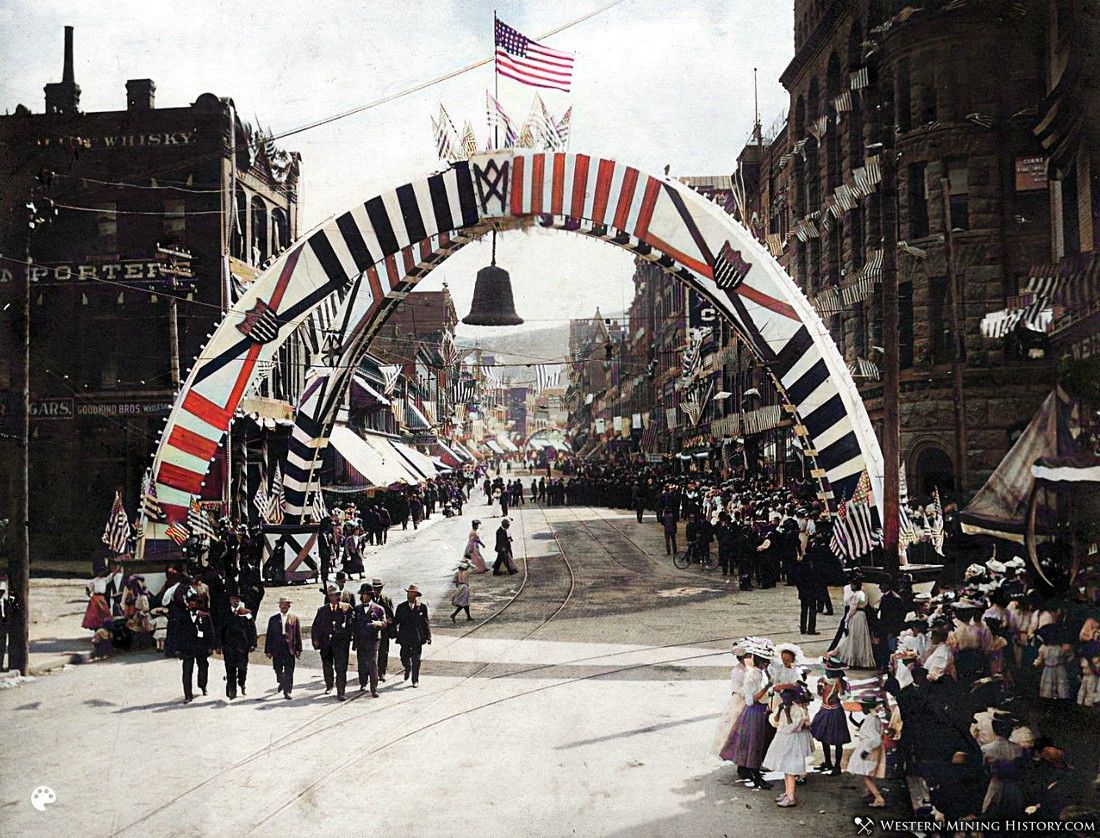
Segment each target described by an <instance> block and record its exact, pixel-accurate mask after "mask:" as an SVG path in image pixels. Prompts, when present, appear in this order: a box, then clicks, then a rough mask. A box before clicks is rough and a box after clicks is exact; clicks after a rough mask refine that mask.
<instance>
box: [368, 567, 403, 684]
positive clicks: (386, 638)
mask: <svg viewBox="0 0 1100 838" xmlns="http://www.w3.org/2000/svg"><path fill="white" fill-rule="evenodd" d="M370 586H371V589H372V590H373V591H374V596H373V597H372V598H371V600H372V601H373V602H375V603H377V604H378V605H381V606H382V610H383V611H384V612H385V614H386V627H385V628H384V629H383V630H382V631H381V632H379V633H378V680H379V681H381V682H383V683H385V681H386V670H387V669H388V668H389V665H390V640H391V639H393V638H394V637H396V636H397V634H396V631H395V628H394V625H393V600H392V599H390V598H389V597H388V596H386V595H385V594H383V593H382V587H383V583H382V580H381V579H379V578H378V577H377V576H375V577H374V578H373V579H371V580H370Z"/></svg>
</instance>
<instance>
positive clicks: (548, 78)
mask: <svg viewBox="0 0 1100 838" xmlns="http://www.w3.org/2000/svg"><path fill="white" fill-rule="evenodd" d="M494 35H495V41H496V72H497V75H500V76H504V77H505V78H508V79H512V80H513V81H518V82H519V83H520V84H526V85H528V86H530V87H542V88H547V89H550V90H560V91H562V92H563V93H568V92H569V87H570V85H571V84H572V82H573V55H572V54H571V53H568V52H562V51H561V50H556V49H551V48H550V47H546V46H543V45H542V44H540V43H539V42H538V41H532V40H531V39H530V38H528V37H527V36H526V35H524V34H523V33H522V32H517V31H516V30H515V29H513V28H512V27H511V26H509V25H508V24H506V23H504V22H503V21H501V20H496V21H495V27H494Z"/></svg>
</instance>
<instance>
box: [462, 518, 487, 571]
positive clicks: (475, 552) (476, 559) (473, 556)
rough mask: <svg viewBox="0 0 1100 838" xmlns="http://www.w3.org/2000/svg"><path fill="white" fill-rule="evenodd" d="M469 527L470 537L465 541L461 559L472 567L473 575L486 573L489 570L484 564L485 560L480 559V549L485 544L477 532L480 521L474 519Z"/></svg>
mask: <svg viewBox="0 0 1100 838" xmlns="http://www.w3.org/2000/svg"><path fill="white" fill-rule="evenodd" d="M470 526H471V529H470V535H469V537H468V538H467V540H466V552H465V554H464V555H463V558H465V559H466V560H467V561H468V562H469V563H470V564H471V565H473V569H474V572H475V573H487V572H488V571H489V568H488V566H487V565H486V564H485V559H483V558H482V557H481V548H482V547H484V546H485V542H483V541H482V540H481V536H480V535H479V534H478V531H477V528H478V527H480V526H481V521H478V520H476V519H475V520H474V522H473V523H472V524H471V525H470Z"/></svg>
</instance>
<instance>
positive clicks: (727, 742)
mask: <svg viewBox="0 0 1100 838" xmlns="http://www.w3.org/2000/svg"><path fill="white" fill-rule="evenodd" d="M731 652H732V654H733V658H734V662H733V668H732V669H731V670H730V685H729V691H730V698H729V702H728V703H727V705H726V712H725V713H724V714H723V716H722V719H721V721H719V722H718V729H717V730H716V731H715V734H714V741H713V743H712V745H711V747H712V749H713V751H714V753H716V754H718V756H719V757H721V758H722V759H724V760H727V761H730V760H731V759H732V742H733V734H734V731H736V730H737V720H738V718H739V717H740V716H741V711H742V710H744V709H745V698H744V696H742V695H741V685H742V683H743V682H744V680H745V673H746V672H747V671H748V668H749V667H750V666H752V653H751V652H748V651H746V649H745V638H742V639H741V640H739V641H737V643H736V645H735V646H734V647H733V649H732V650H731ZM738 773H741V770H740V769H738ZM742 779H746V778H745V777H742Z"/></svg>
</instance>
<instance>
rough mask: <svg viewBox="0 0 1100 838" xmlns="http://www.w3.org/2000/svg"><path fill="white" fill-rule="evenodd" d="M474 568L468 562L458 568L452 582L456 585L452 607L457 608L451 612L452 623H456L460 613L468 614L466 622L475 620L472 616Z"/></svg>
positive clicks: (452, 597)
mask: <svg viewBox="0 0 1100 838" xmlns="http://www.w3.org/2000/svg"><path fill="white" fill-rule="evenodd" d="M471 567H473V565H471V564H470V563H469V562H468V561H465V560H463V562H462V563H461V564H460V565H459V566H458V569H457V570H456V571H455V575H454V578H453V579H452V580H451V581H452V582H453V583H454V586H455V590H454V593H453V594H451V605H453V606H454V607H455V610H454V611H452V612H451V622H452V623H453V622H454V621H455V617H457V616H458V612H459V611H465V612H466V622H470V621H471V620H473V619H474V618H473V617H471V616H470V568H471Z"/></svg>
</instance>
